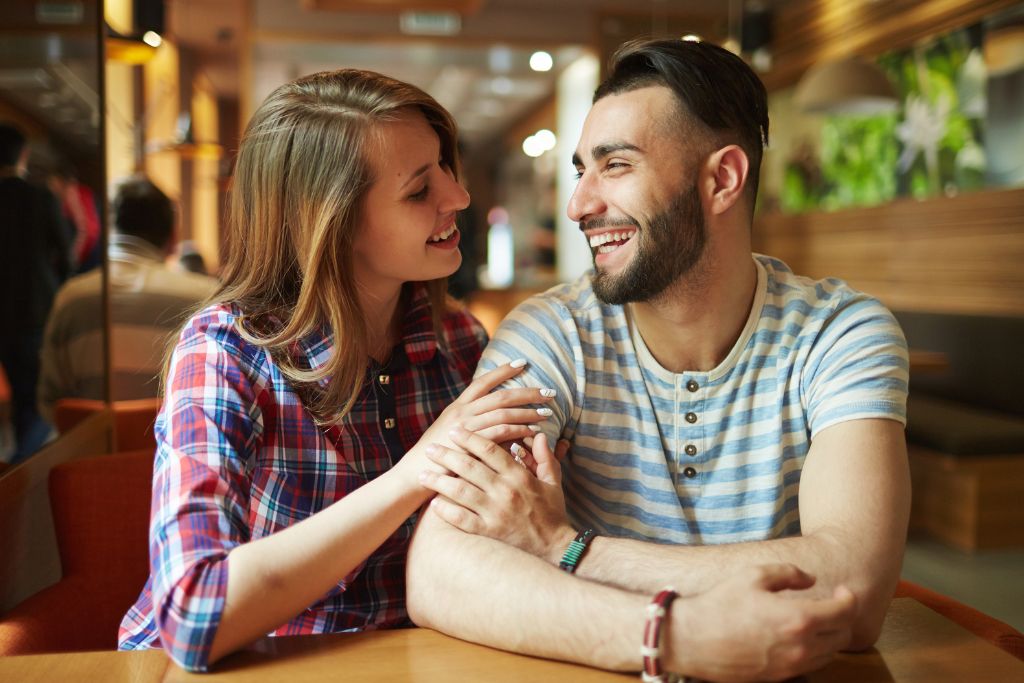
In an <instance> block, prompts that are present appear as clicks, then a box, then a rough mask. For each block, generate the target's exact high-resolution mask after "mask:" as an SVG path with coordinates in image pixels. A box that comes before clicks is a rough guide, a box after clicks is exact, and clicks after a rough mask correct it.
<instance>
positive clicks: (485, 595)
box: [407, 511, 649, 670]
mask: <svg viewBox="0 0 1024 683" xmlns="http://www.w3.org/2000/svg"><path fill="white" fill-rule="evenodd" d="M454 558H458V560H455V559H454ZM407 589H408V605H409V615H410V616H411V617H412V620H413V621H414V622H416V623H417V624H419V625H420V626H427V627H430V628H434V629H436V630H439V631H443V632H445V633H448V634H450V635H453V636H456V637H459V638H463V639H466V640H471V641H473V642H477V643H483V644H485V645H490V646H491V647H496V648H501V649H505V650H511V651H515V652H520V653H525V654H531V655H536V656H540V657H548V658H552V659H560V660H566V661H573V662H579V663H584V664H587V665H590V666H599V667H601V668H605V669H615V670H637V669H639V668H640V656H639V646H640V638H641V634H642V633H643V623H644V606H645V605H646V603H647V600H648V599H649V597H645V596H643V595H639V594H634V593H630V592H628V591H623V590H619V589H616V588H612V587H609V586H603V585H599V584H595V583H592V582H590V581H581V580H579V579H578V578H575V577H572V576H570V575H568V574H566V573H565V572H562V571H559V570H558V569H556V568H554V567H552V566H551V565H550V564H547V563H546V562H544V561H543V560H541V559H539V558H537V557H534V556H532V555H529V554H527V553H524V552H522V551H520V550H517V549H515V548H512V547H511V546H507V545H505V544H503V543H500V542H498V541H494V540H492V539H489V538H485V537H482V536H473V535H469V534H465V533H463V532H461V531H458V530H456V529H454V528H452V527H449V526H448V525H447V524H446V523H445V522H443V521H441V520H440V519H439V518H437V517H436V516H435V515H433V514H432V513H430V512H429V511H427V512H425V513H424V515H423V519H422V520H421V522H420V525H419V528H418V529H417V532H416V534H415V536H414V537H413V542H412V546H411V547H410V550H409V560H408V570H407ZM631 636H632V637H631Z"/></svg>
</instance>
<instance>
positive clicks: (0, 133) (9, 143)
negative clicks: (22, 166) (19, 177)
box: [0, 123, 28, 166]
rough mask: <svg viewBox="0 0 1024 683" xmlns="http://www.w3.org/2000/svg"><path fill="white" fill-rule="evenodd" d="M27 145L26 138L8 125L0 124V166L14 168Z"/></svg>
mask: <svg viewBox="0 0 1024 683" xmlns="http://www.w3.org/2000/svg"><path fill="white" fill-rule="evenodd" d="M26 144H28V138H26V137H25V134H24V133H22V132H21V131H20V130H18V129H17V128H15V127H14V126H12V125H11V124H9V123H0V166H14V165H16V164H17V163H18V159H19V158H21V153H22V152H23V151H24V150H25V145H26Z"/></svg>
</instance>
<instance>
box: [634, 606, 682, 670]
mask: <svg viewBox="0 0 1024 683" xmlns="http://www.w3.org/2000/svg"><path fill="white" fill-rule="evenodd" d="M678 595H679V594H678V593H676V592H675V591H674V590H672V589H671V588H666V589H664V590H662V591H661V592H659V593H658V594H657V595H655V596H654V598H653V599H652V600H651V603H650V604H649V605H647V621H646V623H644V642H643V645H641V646H640V654H641V655H642V656H643V660H644V669H643V671H642V672H641V674H640V678H641V680H643V681H644V683H668V681H669V680H670V679H669V678H666V675H665V671H664V670H663V669H662V668H661V624H662V622H663V621H664V620H665V617H667V616H668V608H669V607H670V606H671V605H672V601H673V600H675V599H676V597H678ZM670 676H671V675H670ZM675 678H676V677H675V676H671V679H672V680H675Z"/></svg>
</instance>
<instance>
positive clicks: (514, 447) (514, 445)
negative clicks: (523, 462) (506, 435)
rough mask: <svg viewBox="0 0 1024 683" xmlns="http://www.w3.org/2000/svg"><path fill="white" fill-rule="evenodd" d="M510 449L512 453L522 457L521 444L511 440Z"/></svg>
mask: <svg viewBox="0 0 1024 683" xmlns="http://www.w3.org/2000/svg"><path fill="white" fill-rule="evenodd" d="M511 451H512V455H518V456H519V457H522V456H523V451H524V449H523V447H522V446H520V445H519V444H517V443H516V442H515V441H513V442H512V448H511Z"/></svg>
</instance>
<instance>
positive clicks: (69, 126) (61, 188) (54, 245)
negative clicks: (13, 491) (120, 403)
mask: <svg viewBox="0 0 1024 683" xmlns="http://www.w3.org/2000/svg"><path fill="white" fill-rule="evenodd" d="M99 13H100V3H99V2H98V1H97V0H92V1H83V2H73V3H68V2H32V3H27V2H24V3H5V5H4V10H3V12H0V124H4V125H5V126H9V127H11V128H13V129H16V130H17V131H19V132H20V133H22V134H23V135H24V136H25V137H26V138H27V141H28V144H27V153H26V154H24V155H22V156H20V157H19V158H18V159H17V160H12V159H7V160H4V159H0V183H2V184H3V185H4V186H5V187H4V191H3V192H2V193H0V201H3V202H6V204H5V205H4V206H0V215H2V216H4V220H3V221H2V222H0V230H3V231H8V232H7V234H4V235H3V236H2V237H3V239H2V240H0V244H2V245H4V248H3V249H0V252H2V253H0V271H2V272H3V273H4V275H2V277H4V278H5V279H3V291H0V301H2V303H3V312H4V316H3V320H2V321H0V336H2V339H0V344H2V345H3V356H2V358H0V363H2V364H3V366H4V368H3V369H4V373H3V377H2V378H0V463H3V464H10V463H13V462H15V461H20V460H24V459H25V458H27V457H29V456H30V455H31V454H32V453H34V452H35V451H36V450H38V449H39V448H40V447H41V446H42V445H44V444H45V443H47V442H48V441H49V440H51V439H53V438H56V430H55V429H54V428H53V419H52V412H51V410H52V405H50V406H44V407H43V408H42V409H41V410H40V409H38V408H37V406H38V404H39V400H38V399H39V398H40V397H43V398H44V402H47V401H49V399H52V398H53V396H52V394H53V391H50V392H49V393H47V391H46V390H45V389H44V390H43V392H42V393H39V392H38V391H37V389H38V388H39V387H40V380H39V376H40V372H41V368H40V366H41V363H37V359H38V358H39V355H40V350H41V348H42V345H43V339H44V336H45V335H44V331H45V324H46V320H47V316H48V312H49V310H50V309H51V307H52V303H53V300H54V299H55V297H56V296H58V292H59V291H60V290H61V288H63V287H65V286H66V285H67V282H68V281H69V280H70V279H72V278H81V277H88V278H90V279H91V280H95V281H96V287H97V290H98V291H102V288H103V281H104V276H103V261H104V258H103V251H104V250H103V245H104V244H105V231H104V227H103V226H104V224H105V220H104V215H103V214H104V211H103V206H104V194H105V190H104V188H105V184H106V183H105V177H104V160H103V144H102V135H103V134H102V118H103V115H102V112H103V106H102V102H103V98H102V82H103V76H102V72H101V70H102V54H101V45H102V43H101V32H100V26H101V24H100V16H99ZM5 130H7V131H8V132H9V131H10V128H6V129H5ZM29 196H31V199H26V197H29ZM15 207H22V208H20V209H19V208H15ZM25 207H34V208H32V209H31V211H30V210H29V209H27V208H25ZM26 212H27V213H26ZM15 213H17V214H18V215H20V216H21V218H20V219H18V220H13V219H12V218H11V217H12V216H14V215H15ZM26 226H32V228H31V229H29V228H27V227H26ZM8 280H11V281H10V282H8ZM96 302H97V303H96V306H95V307H96V310H95V311H92V312H91V313H90V315H89V316H86V317H88V318H89V319H90V320H89V324H90V325H91V328H90V333H91V334H93V335H94V336H95V337H96V338H98V339H99V340H100V343H98V344H96V345H94V346H92V348H94V349H98V352H97V353H95V358H92V357H90V358H83V359H81V362H82V363H84V364H86V365H87V366H89V367H91V368H93V370H94V372H92V373H91V374H92V375H93V379H92V380H91V381H93V382H95V383H96V388H95V389H96V391H97V392H98V395H100V396H104V397H105V396H106V389H105V387H106V362H105V357H104V355H105V354H104V353H103V349H104V347H105V341H103V340H104V339H105V336H106V332H105V325H104V318H105V316H104V315H103V304H102V296H100V297H97V298H96Z"/></svg>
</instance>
